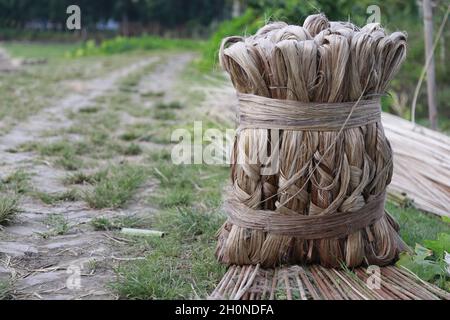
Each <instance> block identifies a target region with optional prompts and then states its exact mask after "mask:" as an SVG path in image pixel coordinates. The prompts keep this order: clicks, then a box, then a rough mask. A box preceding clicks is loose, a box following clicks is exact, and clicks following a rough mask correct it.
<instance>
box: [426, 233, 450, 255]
mask: <svg viewBox="0 0 450 320" xmlns="http://www.w3.org/2000/svg"><path fill="white" fill-rule="evenodd" d="M424 244H425V246H426V247H427V248H428V249H430V250H432V251H433V252H434V254H435V255H436V256H437V257H444V254H445V252H450V234H448V233H440V234H439V235H438V237H437V239H436V240H425V241H424Z"/></svg>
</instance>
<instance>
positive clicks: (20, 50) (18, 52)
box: [2, 42, 79, 60]
mask: <svg viewBox="0 0 450 320" xmlns="http://www.w3.org/2000/svg"><path fill="white" fill-rule="evenodd" d="M2 46H4V47H5V48H6V49H7V50H8V51H9V53H10V54H11V55H12V56H14V57H20V58H27V59H30V58H47V59H61V60H62V59H63V58H64V54H65V52H67V51H68V50H74V49H76V48H77V47H79V44H68V43H51V44H49V43H39V42H6V43H4V44H2Z"/></svg>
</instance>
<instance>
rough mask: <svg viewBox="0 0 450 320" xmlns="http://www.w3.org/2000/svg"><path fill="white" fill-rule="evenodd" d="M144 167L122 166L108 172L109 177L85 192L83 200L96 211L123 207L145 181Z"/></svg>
mask: <svg viewBox="0 0 450 320" xmlns="http://www.w3.org/2000/svg"><path fill="white" fill-rule="evenodd" d="M145 179H146V174H145V170H144V169H143V168H142V167H137V166H131V165H121V166H115V167H112V168H110V169H109V170H108V176H107V177H106V178H105V179H102V180H100V181H98V182H97V183H95V184H94V185H93V187H92V189H91V190H88V191H85V192H84V194H83V200H84V201H86V202H87V203H88V204H89V206H90V207H92V208H95V209H103V208H120V207H123V206H124V205H125V204H126V203H127V202H128V201H129V200H130V199H131V198H132V197H133V195H134V194H135V192H136V190H137V188H139V187H140V186H141V184H142V183H143V182H144V181H145Z"/></svg>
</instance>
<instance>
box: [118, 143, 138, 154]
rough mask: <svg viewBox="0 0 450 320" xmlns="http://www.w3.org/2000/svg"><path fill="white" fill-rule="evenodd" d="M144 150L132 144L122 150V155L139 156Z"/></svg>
mask: <svg viewBox="0 0 450 320" xmlns="http://www.w3.org/2000/svg"><path fill="white" fill-rule="evenodd" d="M142 152H143V151H142V148H141V147H140V146H139V145H138V144H135V143H132V144H130V145H128V146H126V147H124V148H121V150H120V153H121V154H123V155H124V156H138V155H140V154H142Z"/></svg>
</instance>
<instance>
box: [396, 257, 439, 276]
mask: <svg viewBox="0 0 450 320" xmlns="http://www.w3.org/2000/svg"><path fill="white" fill-rule="evenodd" d="M396 265H397V266H400V267H404V268H406V269H408V270H410V271H411V272H413V273H415V274H416V275H417V276H418V277H419V278H421V279H423V280H425V281H431V280H433V279H434V278H435V277H437V276H439V277H440V276H443V275H444V273H445V270H444V269H443V268H442V266H441V265H440V264H439V263H437V262H435V261H432V260H425V259H424V258H423V256H416V255H414V256H411V255H409V254H408V253H402V254H401V255H400V259H399V260H398V261H397V264H396Z"/></svg>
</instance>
